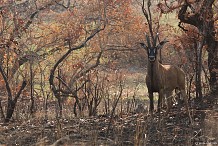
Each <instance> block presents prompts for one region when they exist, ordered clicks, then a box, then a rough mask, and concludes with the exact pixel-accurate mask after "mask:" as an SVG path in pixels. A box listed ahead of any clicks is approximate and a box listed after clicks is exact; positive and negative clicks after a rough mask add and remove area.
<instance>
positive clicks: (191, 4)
mask: <svg viewBox="0 0 218 146" xmlns="http://www.w3.org/2000/svg"><path fill="white" fill-rule="evenodd" d="M159 8H160V9H161V10H162V12H163V13H169V12H171V11H173V10H176V9H179V12H178V18H179V20H180V22H179V27H180V28H181V29H182V30H184V31H187V29H186V28H185V26H182V24H189V25H192V26H194V27H196V28H197V29H198V31H199V34H200V35H201V40H200V41H199V45H198V46H197V47H198V48H199V50H201V49H202V47H203V46H206V47H207V52H208V68H209V74H210V79H209V83H210V87H211V90H217V89H218V78H217V77H218V71H217V70H218V63H217V62H218V55H217V54H218V53H217V52H218V45H217V44H218V42H217V41H216V28H215V21H216V19H217V18H216V17H214V12H217V10H216V9H217V7H216V6H215V0H198V1H188V0H183V1H178V2H175V3H174V2H167V1H164V2H163V3H160V4H159ZM215 16H216V15H215ZM199 53H201V51H199ZM200 57H201V56H200ZM199 59H200V60H199V62H198V63H199V64H200V65H199V67H200V66H201V58H199ZM200 71H201V69H200V68H199V69H198V72H199V73H198V75H197V76H200ZM198 78H199V77H198ZM199 84H200V83H199Z"/></svg>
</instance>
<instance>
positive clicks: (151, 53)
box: [140, 33, 168, 62]
mask: <svg viewBox="0 0 218 146" xmlns="http://www.w3.org/2000/svg"><path fill="white" fill-rule="evenodd" d="M145 36H146V41H147V45H145V44H144V43H140V44H141V46H142V47H143V48H144V49H145V50H146V51H147V54H148V60H149V61H150V62H154V61H155V60H156V58H157V54H158V50H159V49H161V48H162V47H163V45H164V44H165V43H166V42H168V41H166V40H163V41H161V42H160V43H159V44H158V45H156V44H157V38H158V33H157V35H156V36H155V38H154V39H153V41H152V43H151V41H150V38H149V36H148V35H147V34H146V35H145Z"/></svg>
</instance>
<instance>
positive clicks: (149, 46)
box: [145, 34, 151, 48]
mask: <svg viewBox="0 0 218 146" xmlns="http://www.w3.org/2000/svg"><path fill="white" fill-rule="evenodd" d="M145 36H146V40H147V43H148V48H151V43H150V39H149V36H148V35H147V34H145Z"/></svg>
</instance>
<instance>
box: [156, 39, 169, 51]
mask: <svg viewBox="0 0 218 146" xmlns="http://www.w3.org/2000/svg"><path fill="white" fill-rule="evenodd" d="M167 42H169V41H167V40H166V39H164V40H163V41H161V42H160V43H159V44H158V45H157V49H162V48H163V46H164V44H166V43H167Z"/></svg>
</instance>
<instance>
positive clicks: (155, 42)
mask: <svg viewBox="0 0 218 146" xmlns="http://www.w3.org/2000/svg"><path fill="white" fill-rule="evenodd" d="M158 35H159V33H157V35H156V36H155V38H154V46H156V44H157V38H158Z"/></svg>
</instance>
